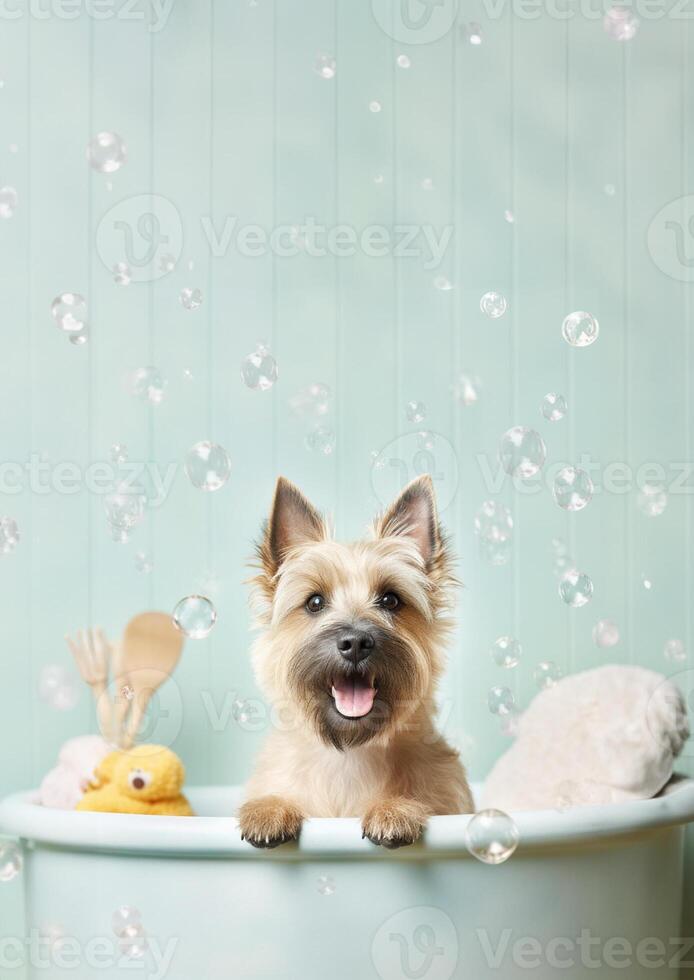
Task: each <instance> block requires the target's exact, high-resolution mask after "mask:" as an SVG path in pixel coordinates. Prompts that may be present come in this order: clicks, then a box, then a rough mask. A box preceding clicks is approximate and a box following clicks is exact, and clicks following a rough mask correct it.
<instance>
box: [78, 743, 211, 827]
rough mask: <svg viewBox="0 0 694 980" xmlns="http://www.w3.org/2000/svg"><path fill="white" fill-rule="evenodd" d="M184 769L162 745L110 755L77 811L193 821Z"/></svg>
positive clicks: (97, 770)
mask: <svg viewBox="0 0 694 980" xmlns="http://www.w3.org/2000/svg"><path fill="white" fill-rule="evenodd" d="M184 779H185V769H184V768H183V763H182V762H181V760H180V759H179V758H178V756H177V755H176V754H175V753H173V752H172V751H171V750H170V749H167V748H166V747H165V746H163V745H137V746H135V748H132V749H127V750H120V751H117V752H111V753H110V754H109V755H107V756H105V758H103V759H102V760H101V762H100V763H99V765H98V766H97V768H96V770H95V773H94V778H93V779H92V781H91V782H90V784H89V787H88V788H87V790H86V792H85V794H84V796H83V797H82V799H81V800H80V801H79V803H78V804H77V807H76V809H77V810H87V811H92V812H98V813H150V814H158V815H160V816H161V815H165V816H171V817H192V816H193V811H192V810H191V808H190V803H189V802H188V800H187V799H186V798H185V796H184V795H183V793H182V792H181V790H182V788H183V782H184Z"/></svg>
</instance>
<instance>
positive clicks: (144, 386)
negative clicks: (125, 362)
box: [130, 365, 167, 405]
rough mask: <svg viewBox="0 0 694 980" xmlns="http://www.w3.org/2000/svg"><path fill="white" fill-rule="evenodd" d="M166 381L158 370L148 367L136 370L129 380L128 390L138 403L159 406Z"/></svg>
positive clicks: (162, 398)
mask: <svg viewBox="0 0 694 980" xmlns="http://www.w3.org/2000/svg"><path fill="white" fill-rule="evenodd" d="M166 385H167V381H166V378H165V377H164V375H163V374H162V373H161V371H160V370H159V368H156V367H153V366H152V365H149V366H147V367H141V368H137V370H135V371H134V372H133V374H132V377H131V379H130V390H131V392H132V393H133V395H134V396H135V397H136V398H139V399H140V401H143V402H149V403H150V405H160V404H161V402H162V401H163V400H164V395H165V393H166Z"/></svg>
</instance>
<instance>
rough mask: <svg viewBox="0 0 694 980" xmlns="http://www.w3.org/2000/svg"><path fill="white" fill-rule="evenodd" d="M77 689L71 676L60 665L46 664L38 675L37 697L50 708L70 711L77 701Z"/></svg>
mask: <svg viewBox="0 0 694 980" xmlns="http://www.w3.org/2000/svg"><path fill="white" fill-rule="evenodd" d="M79 694H80V692H79V688H78V687H77V685H76V684H75V680H74V677H73V676H72V674H71V673H70V672H69V671H68V670H66V669H65V667H61V666H60V664H48V665H47V666H46V667H43V668H42V670H41V673H40V674H39V697H40V698H41V700H42V701H45V703H46V704H49V705H50V706H51V708H55V709H57V710H58V711H71V710H72V708H74V707H75V705H76V704H77V702H78V701H79Z"/></svg>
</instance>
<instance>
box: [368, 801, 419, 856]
mask: <svg viewBox="0 0 694 980" xmlns="http://www.w3.org/2000/svg"><path fill="white" fill-rule="evenodd" d="M426 818H427V814H426V810H425V808H424V807H423V806H422V805H421V803H417V802H416V801H415V800H407V799H405V798H404V797H393V798H391V799H388V800H380V801H379V802H378V803H374V804H373V806H372V807H370V809H369V810H368V811H367V813H366V815H365V817H364V820H363V822H362V830H363V834H362V837H368V838H369V840H370V841H371V842H372V843H373V844H380V845H381V846H382V847H387V848H388V849H390V850H392V849H393V848H396V847H403V846H404V845H406V844H414V842H415V841H416V840H418V838H419V837H421V834H422V831H423V830H424V826H425V824H426Z"/></svg>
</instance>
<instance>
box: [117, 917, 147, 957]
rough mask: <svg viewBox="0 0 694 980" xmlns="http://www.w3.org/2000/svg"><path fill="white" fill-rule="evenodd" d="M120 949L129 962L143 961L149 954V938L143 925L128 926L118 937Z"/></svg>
mask: <svg viewBox="0 0 694 980" xmlns="http://www.w3.org/2000/svg"><path fill="white" fill-rule="evenodd" d="M118 948H119V949H120V951H121V953H122V954H123V956H125V957H126V958H127V959H129V960H141V959H142V957H143V956H144V955H145V954H146V952H147V937H146V935H145V930H144V929H143V927H142V925H141V924H140V923H139V922H138V923H136V924H134V925H130V926H126V927H125V928H124V929H123V930H122V932H121V933H120V936H119V937H118Z"/></svg>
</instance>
